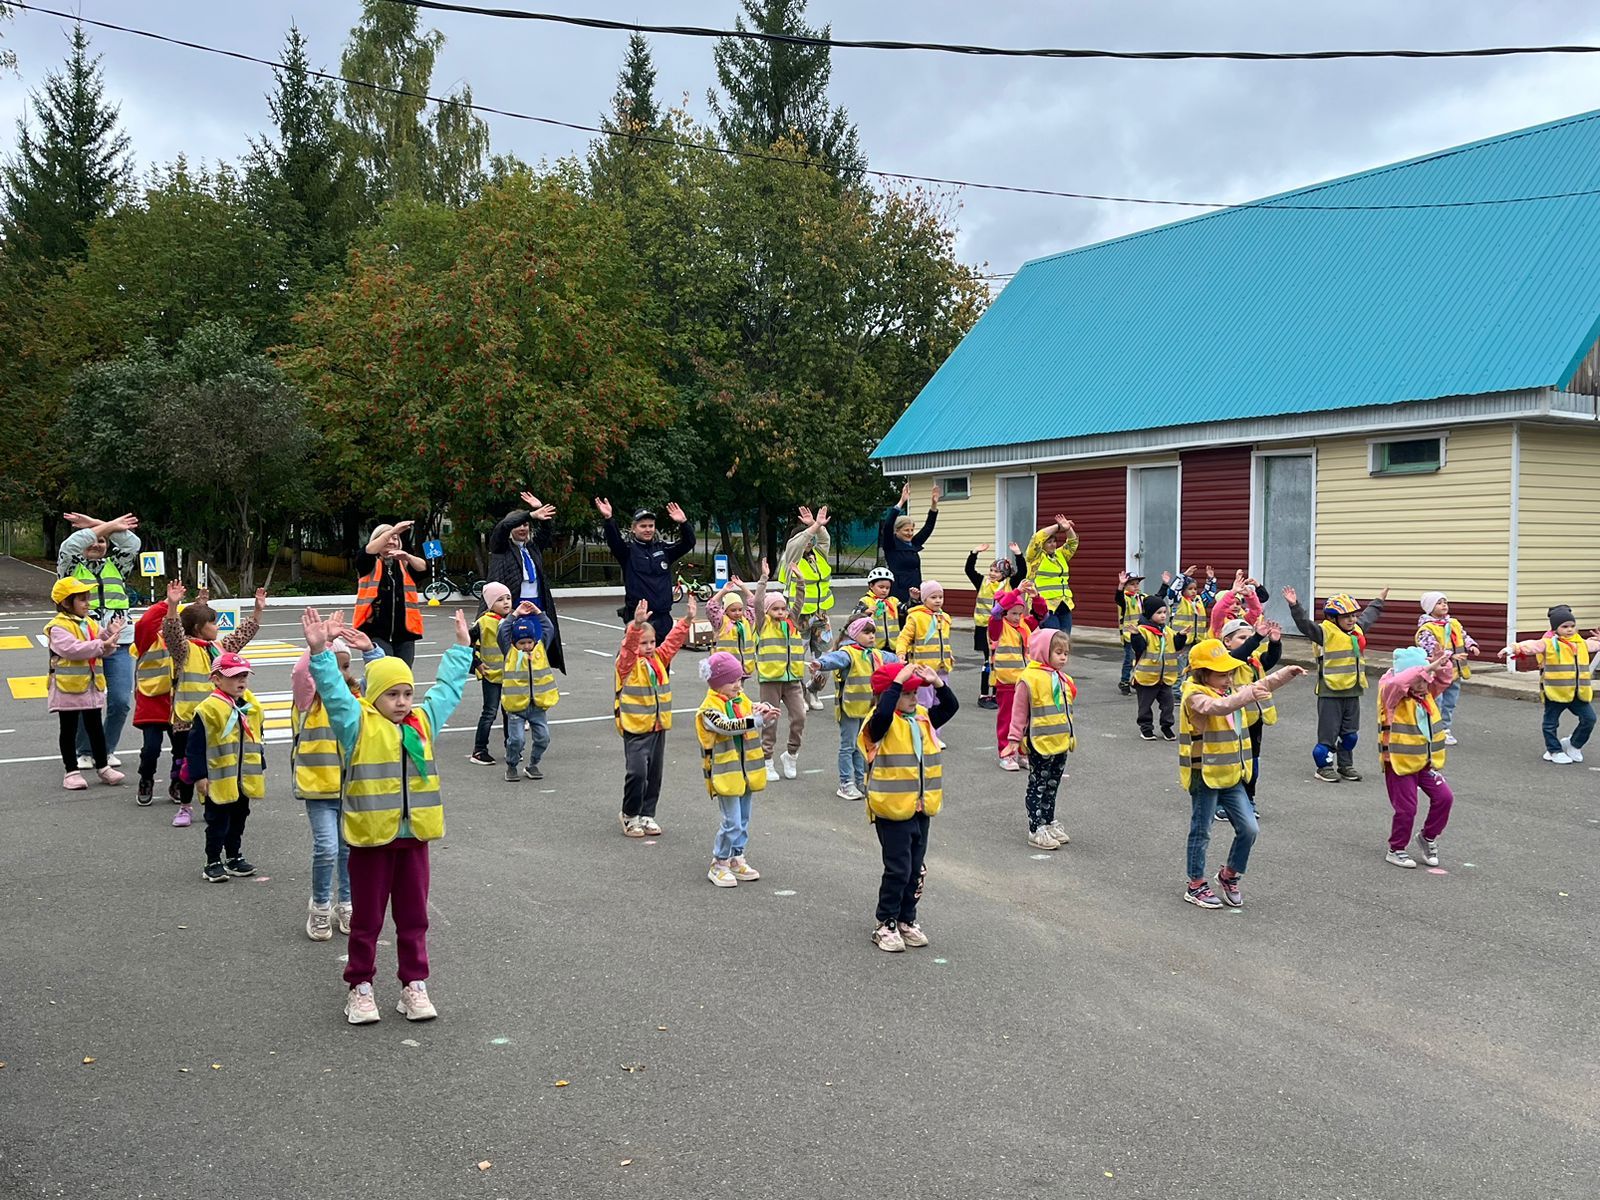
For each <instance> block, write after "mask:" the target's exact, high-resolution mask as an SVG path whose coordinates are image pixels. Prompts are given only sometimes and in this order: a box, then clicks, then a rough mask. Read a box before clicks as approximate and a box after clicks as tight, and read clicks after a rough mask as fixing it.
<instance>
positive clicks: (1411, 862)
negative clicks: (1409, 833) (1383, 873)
mask: <svg viewBox="0 0 1600 1200" xmlns="http://www.w3.org/2000/svg"><path fill="white" fill-rule="evenodd" d="M1383 861H1384V862H1387V863H1393V864H1394V865H1395V866H1397V867H1405V868H1406V869H1407V870H1412V871H1414V870H1416V867H1417V860H1416V859H1414V858H1412V857H1411V855H1409V854H1407V853H1406V852H1405V851H1404V850H1391V851H1389V853H1387V854H1385V855H1384V856H1383Z"/></svg>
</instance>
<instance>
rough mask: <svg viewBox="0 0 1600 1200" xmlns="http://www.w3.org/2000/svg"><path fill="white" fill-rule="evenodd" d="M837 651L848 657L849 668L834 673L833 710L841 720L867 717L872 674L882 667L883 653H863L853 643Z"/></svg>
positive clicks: (879, 651)
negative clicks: (841, 717)
mask: <svg viewBox="0 0 1600 1200" xmlns="http://www.w3.org/2000/svg"><path fill="white" fill-rule="evenodd" d="M840 649H841V650H843V651H844V652H845V653H846V654H848V655H849V656H850V666H849V668H848V669H847V670H843V671H835V672H834V676H835V682H834V689H833V706H834V710H835V712H836V713H837V714H838V715H839V716H843V717H865V716H869V715H871V713H872V673H873V672H874V671H876V670H877V669H878V668H879V667H881V666H882V665H883V664H884V661H885V660H884V657H883V651H881V650H866V649H863V648H862V647H860V646H857V645H853V644H852V645H848V646H841V647H840Z"/></svg>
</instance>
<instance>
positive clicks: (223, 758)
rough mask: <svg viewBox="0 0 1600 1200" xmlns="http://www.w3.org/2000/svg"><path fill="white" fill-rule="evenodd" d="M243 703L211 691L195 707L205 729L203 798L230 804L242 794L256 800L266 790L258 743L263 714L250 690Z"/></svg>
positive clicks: (262, 755) (263, 760)
mask: <svg viewBox="0 0 1600 1200" xmlns="http://www.w3.org/2000/svg"><path fill="white" fill-rule="evenodd" d="M241 699H242V700H243V701H244V704H243V706H242V707H241V706H240V705H237V704H235V703H234V702H233V700H232V699H231V698H230V697H228V696H224V695H222V694H221V693H220V692H212V693H211V695H209V696H207V697H206V698H205V699H204V700H202V701H201V702H200V703H199V704H198V705H197V706H196V707H195V710H194V716H195V720H197V721H199V722H200V724H201V725H202V726H203V727H204V728H205V731H206V780H207V782H206V799H207V800H208V801H209V802H210V803H212V804H232V803H233V802H234V801H236V800H238V799H239V797H240V796H243V797H244V798H245V799H247V800H259V799H260V798H261V797H262V796H265V795H266V794H267V759H266V751H265V750H264V749H263V748H262V745H261V734H262V729H263V722H264V721H265V719H266V714H265V713H264V712H263V711H262V708H261V703H260V702H259V701H258V700H257V699H256V698H255V695H254V694H253V693H251V692H250V691H248V690H247V691H246V692H245V693H244V695H243V696H242V697H241Z"/></svg>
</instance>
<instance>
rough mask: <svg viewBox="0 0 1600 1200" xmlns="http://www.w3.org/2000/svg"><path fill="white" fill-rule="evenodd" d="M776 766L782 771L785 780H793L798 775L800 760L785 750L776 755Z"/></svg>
mask: <svg viewBox="0 0 1600 1200" xmlns="http://www.w3.org/2000/svg"><path fill="white" fill-rule="evenodd" d="M778 765H779V767H780V768H781V769H782V771H783V777H784V778H785V779H795V778H797V777H798V776H799V774H800V760H799V759H798V758H797V757H796V756H795V755H793V754H790V753H789V752H788V751H787V750H785V751H784V752H783V753H782V754H780V755H778Z"/></svg>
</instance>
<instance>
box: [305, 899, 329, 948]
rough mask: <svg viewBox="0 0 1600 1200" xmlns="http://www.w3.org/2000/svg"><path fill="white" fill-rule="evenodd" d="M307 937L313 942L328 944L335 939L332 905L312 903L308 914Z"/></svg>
mask: <svg viewBox="0 0 1600 1200" xmlns="http://www.w3.org/2000/svg"><path fill="white" fill-rule="evenodd" d="M306 936H307V937H308V938H310V939H311V940H312V941H313V942H326V941H328V940H329V939H330V938H332V937H333V906H332V905H329V904H318V903H317V902H316V901H315V900H313V901H311V903H310V904H309V905H308V907H307V912H306Z"/></svg>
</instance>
